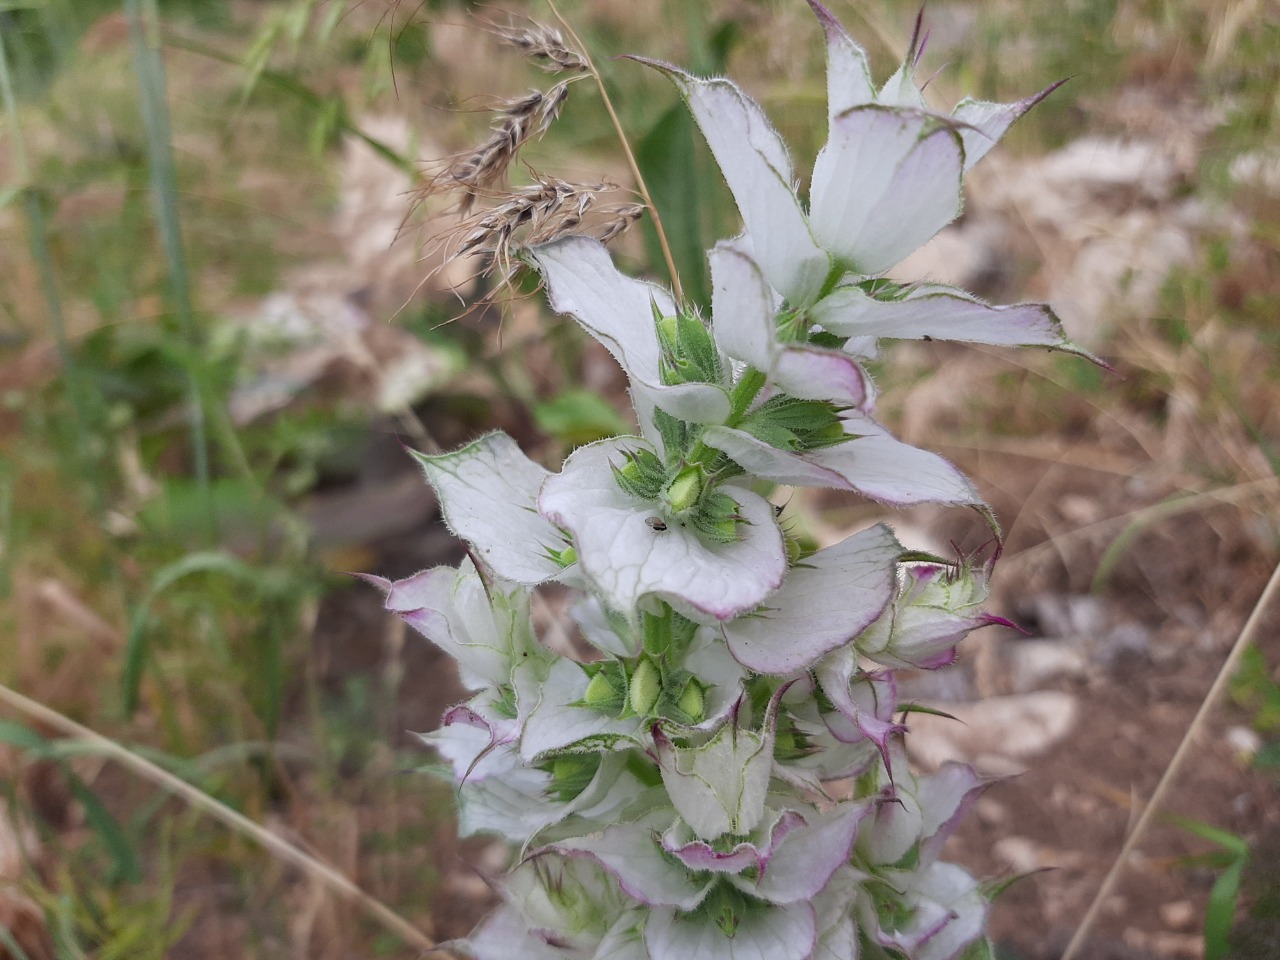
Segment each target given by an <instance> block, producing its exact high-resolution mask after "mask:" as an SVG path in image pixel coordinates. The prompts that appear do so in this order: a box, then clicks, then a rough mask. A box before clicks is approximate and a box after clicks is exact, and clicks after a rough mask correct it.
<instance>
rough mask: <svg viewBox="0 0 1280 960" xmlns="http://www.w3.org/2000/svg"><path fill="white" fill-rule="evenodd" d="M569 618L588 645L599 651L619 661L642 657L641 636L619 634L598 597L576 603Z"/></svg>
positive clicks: (632, 633)
mask: <svg viewBox="0 0 1280 960" xmlns="http://www.w3.org/2000/svg"><path fill="white" fill-rule="evenodd" d="M569 616H571V617H573V622H574V623H576V624H577V625H578V629H579V630H581V631H582V636H583V638H584V639H585V640H586V641H587V643H589V644H591V645H592V646H593V647H595V648H596V649H597V650H600V651H601V652H603V653H607V654H609V655H610V656H612V657H617V658H619V659H625V658H627V657H638V656H639V655H640V636H639V635H638V634H636V633H634V632H633V631H630V630H627V631H624V634H625V635H623V634H619V633H618V631H617V630H616V629H615V628H614V625H613V624H612V623H610V622H609V616H608V614H606V613H605V610H604V605H603V604H601V603H600V599H599V598H598V597H591V596H588V597H586V598H584V599H582V600H580V601H579V602H578V603H575V604H574V605H573V609H572V610H570V611H569Z"/></svg>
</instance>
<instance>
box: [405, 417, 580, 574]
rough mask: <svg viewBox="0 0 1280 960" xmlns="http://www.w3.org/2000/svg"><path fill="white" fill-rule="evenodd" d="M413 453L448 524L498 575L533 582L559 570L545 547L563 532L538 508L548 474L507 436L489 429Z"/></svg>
mask: <svg viewBox="0 0 1280 960" xmlns="http://www.w3.org/2000/svg"><path fill="white" fill-rule="evenodd" d="M414 458H415V459H416V460H417V461H418V463H419V464H420V465H421V466H422V469H423V472H425V473H426V475H427V480H428V481H430V483H431V485H432V486H433V487H435V490H436V494H437V495H438V496H439V497H440V509H441V512H442V513H443V514H444V519H445V522H446V523H447V524H448V525H449V529H450V530H452V531H453V532H454V534H456V535H457V536H459V537H461V538H462V539H464V540H467V541H469V542H470V543H471V545H472V546H473V547H475V549H476V553H477V554H479V556H480V558H481V559H482V560H484V562H485V563H486V564H488V566H489V567H490V568H492V570H493V571H494V572H495V573H496V574H498V576H500V577H505V578H506V579H508V580H514V581H516V582H517V583H526V584H533V583H542V582H543V581H544V580H549V579H551V578H552V577H555V576H558V575H559V574H560V573H562V569H561V567H560V565H559V564H558V563H556V562H555V561H554V560H552V559H551V557H550V556H548V555H547V551H548V550H559V549H561V548H563V547H564V545H565V543H564V537H563V536H561V534H560V531H558V530H557V529H556V528H555V527H554V526H553V525H552V524H551V523H550V522H548V521H547V520H545V519H543V518H542V517H541V516H540V515H539V514H538V509H537V498H538V490H539V488H540V487H541V486H542V481H543V480H544V479H545V478H546V477H548V476H550V474H549V473H548V472H547V470H545V469H544V468H543V467H541V466H539V465H538V464H536V463H534V462H533V461H532V460H530V459H529V458H528V457H526V456H525V455H524V453H523V452H522V451H521V450H520V447H519V446H517V445H516V442H515V441H514V440H512V439H511V438H510V437H509V436H507V435H506V434H505V433H490V434H488V435H486V436H483V437H481V438H480V439H479V440H476V441H475V442H473V443H470V444H468V445H467V446H465V447H463V448H462V449H461V450H455V451H454V452H453V453H445V454H440V455H438V456H430V455H428V454H425V453H417V452H415V453H414Z"/></svg>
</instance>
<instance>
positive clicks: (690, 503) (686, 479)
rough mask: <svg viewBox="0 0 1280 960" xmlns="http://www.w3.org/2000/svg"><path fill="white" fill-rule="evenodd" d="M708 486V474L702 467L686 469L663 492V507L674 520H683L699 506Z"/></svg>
mask: <svg viewBox="0 0 1280 960" xmlns="http://www.w3.org/2000/svg"><path fill="white" fill-rule="evenodd" d="M706 486H707V478H706V474H705V473H703V471H702V468H701V467H700V466H694V467H685V468H684V469H683V470H681V471H680V472H679V473H677V474H676V475H675V478H674V479H673V480H672V481H671V482H670V483H669V484H667V488H666V489H665V490H664V491H662V502H663V505H664V506H665V507H666V508H667V510H668V511H669V513H670V515H671V517H672V518H673V519H683V518H685V517H686V516H687V515H688V514H689V513H690V511H692V510H693V508H694V507H696V506H697V505H698V501H699V500H700V499H701V497H702V492H703V491H704V490H705V489H706Z"/></svg>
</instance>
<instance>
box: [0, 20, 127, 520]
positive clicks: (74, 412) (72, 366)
mask: <svg viewBox="0 0 1280 960" xmlns="http://www.w3.org/2000/svg"><path fill="white" fill-rule="evenodd" d="M4 39H5V38H4V37H3V36H2V35H0V98H2V99H3V100H4V110H5V116H6V118H7V119H8V121H9V136H10V143H11V144H12V147H13V161H14V167H15V170H16V173H17V176H18V189H19V190H20V191H21V193H22V200H23V207H24V210H25V212H26V218H27V233H28V242H29V243H30V246H31V259H32V260H33V261H34V262H35V266H36V272H37V274H38V275H39V277H40V289H41V292H42V293H43V295H44V300H45V305H46V306H47V307H48V308H49V325H50V326H51V327H52V329H53V340H54V343H55V344H56V345H57V350H58V361H59V362H60V363H61V364H62V371H63V376H64V377H65V378H66V383H67V396H68V398H69V400H70V402H71V421H72V426H73V428H74V433H75V438H76V447H77V450H76V460H77V461H78V462H79V463H78V465H79V467H80V468H81V470H82V472H83V475H84V478H85V479H87V480H90V481H91V486H92V489H93V497H94V505H95V507H96V509H97V512H98V513H101V512H102V511H103V509H104V503H105V501H104V498H103V493H102V488H101V486H100V484H99V483H98V481H97V472H96V471H94V470H93V469H92V468H91V465H90V459H91V451H92V449H93V447H92V443H91V440H92V438H91V436H90V432H89V415H88V401H87V398H86V397H85V394H84V384H83V382H82V381H81V379H80V370H79V365H78V364H77V362H76V358H75V355H74V354H73V353H72V352H71V343H70V340H69V339H68V337H67V323H66V316H65V315H64V314H63V311H62V297H61V295H60V294H59V292H58V281H57V278H56V277H55V276H54V272H53V251H52V250H51V249H50V248H49V229H48V224H47V223H46V222H45V218H44V207H43V206H42V205H41V203H40V197H39V196H38V195H37V193H36V190H35V187H34V186H33V185H32V182H31V165H30V161H29V160H28V158H27V145H26V141H25V140H24V138H23V136H22V125H21V123H20V121H19V119H18V103H17V98H16V97H15V96H14V92H13V81H12V78H11V77H10V75H9V58H8V51H7V50H6V49H5V43H4Z"/></svg>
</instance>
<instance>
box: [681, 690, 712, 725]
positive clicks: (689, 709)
mask: <svg viewBox="0 0 1280 960" xmlns="http://www.w3.org/2000/svg"><path fill="white" fill-rule="evenodd" d="M676 706H677V707H679V708H680V709H681V710H682V711H683V712H684V714H685V715H686V716H688V717H689V719H690V720H692V721H693V722H694V723H698V722H700V721H701V720H702V719H703V718H704V717H705V716H706V709H707V704H706V700H705V699H704V698H703V696H702V688H701V687H699V686H698V683H697V681H694V680H690V681H689V683H688V685H687V686H686V687H685V688H684V693H682V694H680V702H679V703H677V704H676Z"/></svg>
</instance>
